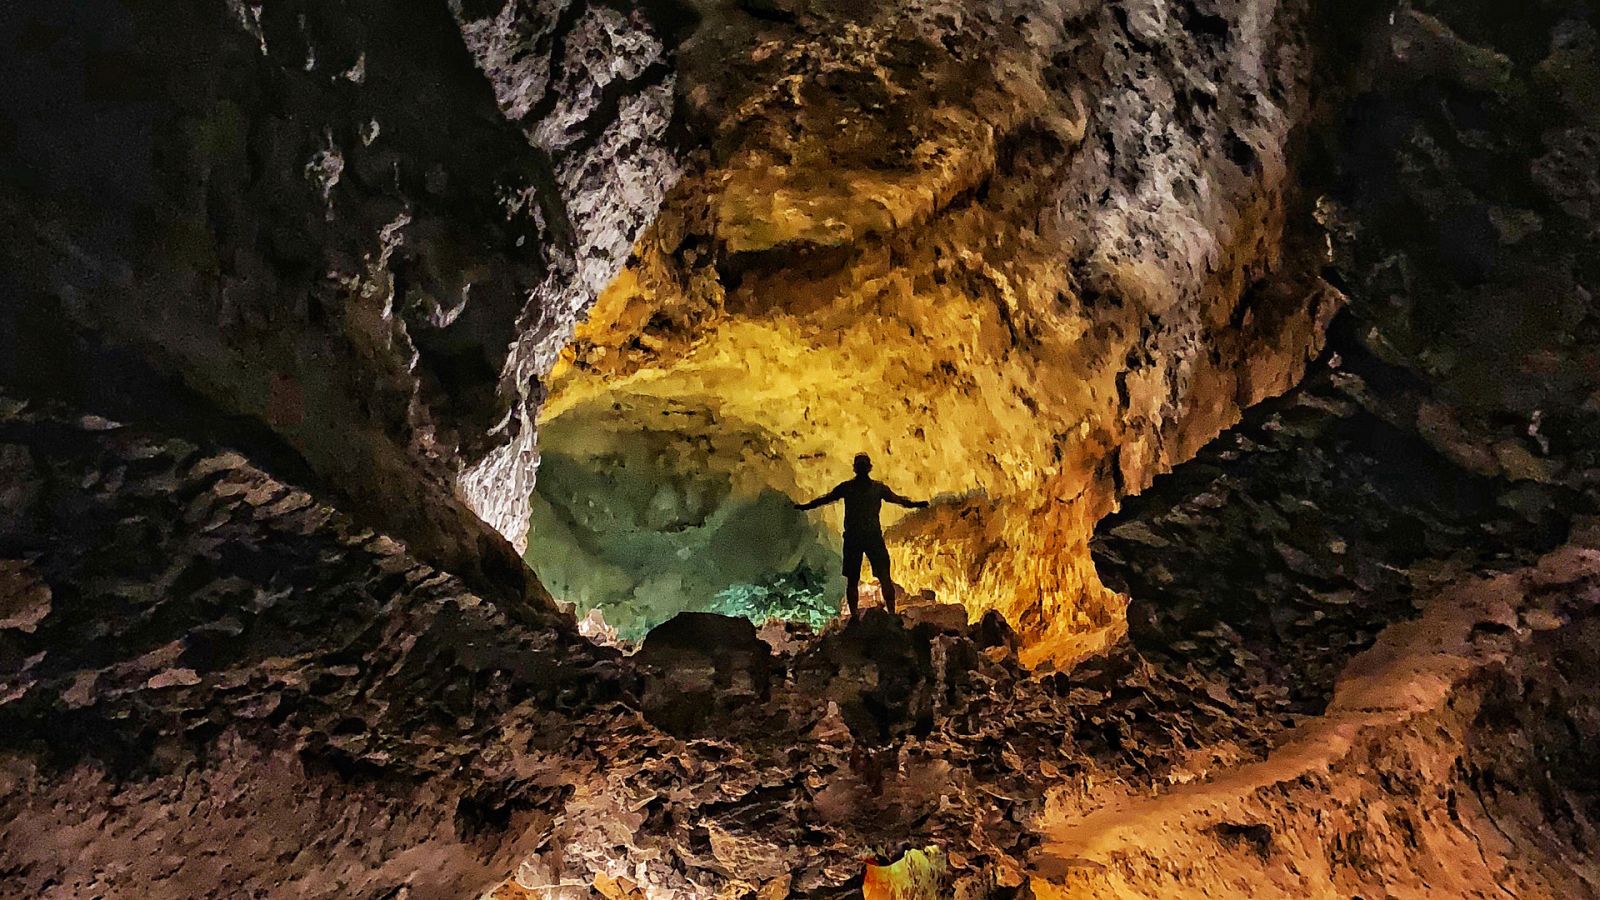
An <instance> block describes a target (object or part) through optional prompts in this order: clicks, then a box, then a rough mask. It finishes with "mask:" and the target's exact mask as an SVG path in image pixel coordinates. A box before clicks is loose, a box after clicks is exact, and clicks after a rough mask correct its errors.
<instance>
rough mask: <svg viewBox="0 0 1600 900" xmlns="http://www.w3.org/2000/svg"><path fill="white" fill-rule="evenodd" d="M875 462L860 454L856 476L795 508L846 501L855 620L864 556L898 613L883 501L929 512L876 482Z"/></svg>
mask: <svg viewBox="0 0 1600 900" xmlns="http://www.w3.org/2000/svg"><path fill="white" fill-rule="evenodd" d="M871 471H872V459H871V458H870V457H868V456H867V455H866V454H865V453H859V454H857V455H856V477H854V478H852V479H850V480H849V481H844V482H840V484H839V486H838V487H836V488H834V489H833V490H831V491H829V492H828V493H826V494H823V495H822V496H821V497H818V498H817V499H815V500H813V501H811V502H810V503H796V504H795V505H794V508H795V509H816V508H817V507H819V506H826V505H828V504H829V503H836V502H838V501H840V500H843V501H844V577H845V581H846V582H848V584H847V585H846V587H845V599H846V600H848V601H849V602H850V617H851V618H855V615H856V610H857V607H858V606H859V605H860V602H861V598H860V596H859V594H860V592H861V557H863V556H865V557H866V558H867V561H868V562H870V563H872V574H873V575H876V576H877V577H878V584H879V585H881V586H882V588H883V605H884V606H885V607H886V608H887V609H888V610H889V612H894V580H893V579H892V578H891V577H890V575H889V548H888V547H887V546H886V545H885V544H884V543H883V525H882V524H880V523H879V522H878V509H879V508H880V507H882V506H883V501H885V500H887V501H889V502H890V503H895V504H898V505H900V506H905V507H909V508H911V509H927V507H928V501H926V500H907V499H906V498H904V497H902V496H900V495H899V494H896V493H895V492H894V491H891V490H889V486H888V485H886V484H884V483H883V482H881V481H874V480H873V479H872V476H871V475H870V474H868V473H870V472H871Z"/></svg>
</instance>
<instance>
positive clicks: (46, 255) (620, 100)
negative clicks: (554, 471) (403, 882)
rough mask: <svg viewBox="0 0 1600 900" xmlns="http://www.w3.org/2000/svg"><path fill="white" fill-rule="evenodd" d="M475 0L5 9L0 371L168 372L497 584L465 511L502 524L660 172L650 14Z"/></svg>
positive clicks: (93, 381) (508, 572)
mask: <svg viewBox="0 0 1600 900" xmlns="http://www.w3.org/2000/svg"><path fill="white" fill-rule="evenodd" d="M483 7H484V4H476V3H469V4H465V5H464V6H463V5H461V4H457V5H456V6H455V13H456V16H457V19H459V21H457V20H456V19H452V15H451V10H450V9H447V8H446V6H445V4H443V3H427V4H423V5H422V6H420V7H416V8H413V7H411V6H405V7H401V6H397V5H395V4H391V3H387V2H382V0H371V2H361V0H354V2H342V3H336V4H331V5H330V4H323V3H276V2H274V3H267V4H261V3H255V2H235V3H223V2H192V3H182V4H167V5H164V6H162V7H160V8H159V9H157V8H154V7H149V8H146V7H139V8H137V9H123V8H122V7H120V6H117V5H116V4H110V3H102V4H95V5H93V6H92V7H75V8H74V9H72V10H66V9H62V8H57V7H55V6H53V5H51V4H37V3H29V4H22V5H20V6H16V7H14V8H13V9H10V10H8V11H7V13H6V17H5V39H6V42H7V46H8V48H10V49H8V52H7V53H6V54H5V62H4V63H3V65H4V66H5V69H4V70H3V72H4V80H5V81H6V82H7V83H8V84H11V85H14V86H15V90H14V91H13V92H12V93H11V96H10V98H8V100H7V103H6V109H5V111H4V115H5V128H4V132H3V133H4V134H5V136H6V137H5V154H6V163H7V164H6V165H5V167H4V172H5V174H4V178H5V179H6V182H5V183H6V185H7V187H6V191H5V194H6V198H5V200H4V203H5V208H4V211H3V215H0V227H3V228H4V234H3V237H4V240H3V241H0V244H3V245H4V247H5V250H4V252H5V253H6V257H5V259H6V263H5V266H4V272H5V278H6V282H5V284H4V299H3V301H0V311H3V313H4V317H5V318H4V321H5V323H6V328H5V334H6V335H7V338H8V340H7V345H6V352H5V353H4V354H3V358H4V363H3V366H4V370H3V374H4V376H5V378H6V380H7V381H10V382H18V381H21V382H25V383H27V384H29V385H31V386H33V387H34V388H35V389H42V390H53V391H57V392H59V393H62V394H64V395H66V396H67V397H69V398H71V399H73V400H77V401H85V400H86V401H89V402H90V404H91V405H102V406H103V405H105V404H106V403H107V402H109V401H110V400H111V399H114V398H111V397H110V396H108V395H110V394H112V393H114V392H121V394H122V395H123V397H122V399H124V400H125V403H124V404H123V406H124V407H125V408H131V409H135V410H141V411H145V412H148V410H149V409H151V408H152V407H154V406H156V405H157V404H156V399H158V398H164V397H167V396H170V395H172V394H173V393H174V392H175V390H176V389H175V388H174V387H173V386H171V385H170V384H168V383H167V382H168V381H176V382H178V383H180V384H181V386H182V390H183V391H184V392H186V393H187V394H188V395H190V396H189V397H188V398H186V399H191V400H193V401H194V403H189V404H188V405H190V406H194V405H196V404H198V405H199V406H200V407H201V408H202V409H203V412H202V413H200V415H202V416H211V417H218V416H238V417H243V418H244V419H245V420H248V421H251V422H252V423H254V424H255V425H256V426H258V427H260V428H262V430H264V431H268V432H270V434H271V436H272V438H273V439H275V440H279V441H281V442H283V443H284V444H286V445H287V447H288V449H289V450H290V451H292V453H293V454H295V455H296V456H298V457H299V458H300V459H303V460H304V461H305V463H306V464H308V465H309V467H310V469H311V471H312V472H313V473H314V474H315V476H316V478H317V480H318V481H319V483H321V484H325V485H328V486H330V487H333V488H335V489H337V490H338V491H339V492H341V493H342V494H343V495H344V496H346V497H347V498H348V500H349V502H350V503H352V504H353V508H354V509H356V510H357V511H358V512H359V514H360V515H361V516H362V517H364V518H365V519H366V520H367V521H369V522H372V523H374V524H377V525H379V526H381V527H383V528H384V529H385V530H387V531H389V532H391V533H393V534H395V535H396V536H399V537H401V538H403V539H404V540H406V541H407V542H408V543H409V544H410V545H411V546H412V547H413V549H414V551H415V552H418V553H420V554H421V555H423V556H424V557H426V558H428V559H431V560H434V561H435V562H437V563H439V564H441V565H445V566H448V567H450V568H452V569H453V570H455V571H459V572H461V573H462V574H463V575H464V576H466V577H468V578H469V580H472V581H473V582H474V584H476V585H477V586H478V587H479V588H480V589H483V590H493V589H495V588H493V587H492V583H494V582H496V581H498V582H500V583H502V584H504V583H507V582H509V583H510V587H511V588H512V589H520V581H521V576H520V574H518V573H520V572H521V569H522V567H521V566H520V565H518V564H517V562H516V557H515V555H514V554H513V553H512V552H510V550H509V548H506V549H502V548H501V546H500V545H499V544H500V542H499V540H498V539H496V538H494V537H493V534H492V532H489V531H486V530H485V529H484V528H483V525H482V524H481V522H480V518H481V520H483V521H487V522H488V524H489V525H490V526H492V528H494V529H496V530H498V531H500V532H501V533H503V534H505V535H507V536H509V537H511V539H512V540H513V541H515V542H517V543H518V544H520V542H521V540H522V539H523V536H524V535H525V533H526V530H527V512H528V496H529V493H530V491H531V488H532V484H533V472H534V468H535V465H536V455H535V451H534V438H535V431H534V426H533V416H534V412H535V410H536V407H537V403H538V401H539V399H540V398H541V395H542V391H543V387H542V382H541V379H542V377H543V375H544V372H545V371H546V369H547V368H548V366H549V364H550V362H551V360H552V358H553V355H554V353H555V351H556V349H557V348H558V347H559V346H560V345H561V344H562V343H563V342H564V341H565V340H566V333H567V331H568V330H569V329H570V328H571V326H572V323H573V320H574V319H575V317H576V315H577V314H578V311H579V309H580V308H581V307H582V306H583V305H585V304H586V303H587V302H588V301H589V300H590V299H592V295H593V292H594V291H595V290H597V289H598V287H599V285H600V284H602V283H603V282H604V281H605V280H606V279H607V278H608V277H609V275H610V273H611V272H612V271H613V270H614V269H615V268H616V267H617V266H619V265H620V264H621V261H622V259H623V258H624V257H625V256H626V253H627V248H628V245H629V244H630V243H631V241H632V239H633V237H634V234H635V233H636V232H637V230H638V229H639V228H640V227H641V226H642V224H643V222H644V220H645V219H646V218H647V217H648V216H649V215H651V214H652V212H653V211H654V207H655V205H656V204H657V203H658V202H659V198H660V195H661V193H662V192H663V191H664V189H665V187H666V186H667V184H669V183H670V181H671V179H672V177H673V176H674V168H673V165H672V160H671V153H670V152H669V151H668V150H667V149H666V148H665V137H666V135H665V133H666V128H667V125H668V119H669V116H670V109H671V102H670V92H671V84H672V82H671V78H670V77H669V76H670V72H667V71H664V59H665V55H666V52H667V48H666V45H665V43H664V41H665V40H666V38H665V37H664V36H663V35H662V34H660V33H659V31H658V29H659V28H663V27H666V24H665V23H664V22H662V23H658V22H655V21H652V20H651V19H650V18H649V17H647V16H644V15H635V16H624V15H621V14H619V13H617V12H616V11H615V10H613V9H611V8H610V7H603V6H599V5H596V6H595V7H594V8H593V9H589V7H588V4H585V3H582V2H577V3H573V4H568V5H567V7H568V8H567V9H565V10H564V11H563V13H562V15H560V16H556V15H555V11H554V10H550V9H545V8H544V7H540V8H538V9H537V10H534V9H523V8H522V6H521V5H519V4H518V3H515V2H512V3H509V4H507V5H506V7H505V8H504V9H503V10H500V11H498V12H497V11H496V10H493V9H486V8H483ZM463 34H465V35H466V37H465V39H464V38H463ZM468 46H470V47H471V49H472V51H475V53H476V56H474V55H473V54H472V53H469V50H468ZM508 58H514V60H515V64H514V65H510V67H509V68H508V63H507V62H506V60H507V59H508ZM475 63H476V64H477V65H476V66H475ZM479 67H481V68H482V70H483V72H486V73H487V74H488V76H489V77H488V78H487V79H486V78H485V77H484V74H482V73H480V71H479ZM497 99H498V101H499V107H498V108H497V106H496V100H497ZM596 198H603V200H601V201H597V200H596ZM597 204H598V205H597ZM85 335H87V341H85V337H84V336H85ZM90 347H92V348H94V349H89V348H90ZM45 348H52V349H50V350H46V349H45ZM69 348H70V349H73V350H75V351H76V352H74V353H72V354H70V355H67V354H66V353H65V351H67V350H68V349H69ZM146 369H148V370H151V371H148V372H147V371H145V370H146ZM152 395H155V396H152ZM485 567H487V568H488V569H489V570H490V571H488V572H484V573H482V574H481V575H480V574H479V570H481V569H484V568H485Z"/></svg>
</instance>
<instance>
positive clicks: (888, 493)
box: [883, 486, 928, 509]
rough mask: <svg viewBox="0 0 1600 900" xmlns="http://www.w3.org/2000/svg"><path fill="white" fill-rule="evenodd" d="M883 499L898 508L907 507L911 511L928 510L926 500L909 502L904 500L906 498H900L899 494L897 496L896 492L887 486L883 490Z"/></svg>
mask: <svg viewBox="0 0 1600 900" xmlns="http://www.w3.org/2000/svg"><path fill="white" fill-rule="evenodd" d="M883 499H885V500H887V501H889V502H890V503H893V504H895V505H897V506H904V507H907V508H909V509H927V508H928V501H926V500H907V499H906V498H904V497H902V496H900V495H899V494H896V493H895V492H894V491H892V490H890V489H889V488H888V487H887V486H885V487H884V489H883Z"/></svg>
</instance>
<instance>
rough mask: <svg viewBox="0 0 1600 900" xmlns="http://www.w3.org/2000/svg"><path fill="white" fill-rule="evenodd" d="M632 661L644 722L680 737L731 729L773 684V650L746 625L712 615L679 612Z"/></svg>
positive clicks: (648, 638)
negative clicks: (638, 681)
mask: <svg viewBox="0 0 1600 900" xmlns="http://www.w3.org/2000/svg"><path fill="white" fill-rule="evenodd" d="M633 659H634V662H636V663H637V664H638V666H639V670H640V672H641V674H642V676H643V678H644V695H643V698H642V702H643V704H644V714H645V718H647V719H648V720H649V721H650V722H651V724H653V725H656V726H657V727H659V728H661V729H663V730H665V731H667V732H670V733H672V734H677V735H682V736H687V735H691V734H700V733H714V732H716V731H718V730H722V731H727V730H731V728H732V726H733V725H734V723H735V722H736V721H737V720H738V719H740V718H741V717H748V716H750V715H751V714H752V706H753V705H754V704H759V703H761V702H763V701H765V700H766V699H767V696H768V690H769V688H770V684H771V679H772V648H771V647H769V646H767V644H766V642H765V641H763V640H761V639H760V638H758V637H756V627H755V626H754V625H752V624H751V623H750V620H748V619H742V618H736V617H732V616H719V615H717V614H715V613H696V612H685V613H679V614H678V615H676V616H674V617H673V618H671V619H669V620H668V621H667V622H666V623H664V624H662V625H660V626H658V627H657V628H655V629H654V630H653V631H651V632H650V634H649V635H647V636H646V637H645V639H644V646H643V647H641V648H640V650H639V652H638V653H637V654H635V655H634V657H633Z"/></svg>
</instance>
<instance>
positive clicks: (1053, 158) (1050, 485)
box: [534, 0, 1340, 658]
mask: <svg viewBox="0 0 1600 900" xmlns="http://www.w3.org/2000/svg"><path fill="white" fill-rule="evenodd" d="M1305 23H1306V14H1305V10H1304V9H1303V8H1302V5H1300V4H1295V3H1289V4H1278V3H1258V2H1249V0H1245V2H1221V3H1207V4H1204V5H1203V8H1202V7H1199V6H1190V5H1186V4H1183V5H1176V6H1168V5H1166V4H1143V3H1140V4H1121V3H1102V2H1081V3H1078V2H1073V3H1025V4H988V5H979V6H976V7H973V6H970V5H953V4H944V3H928V4H891V5H888V6H862V5H858V4H840V3H821V2H819V3H793V4H778V5H775V6H773V7H772V9H771V10H768V11H767V12H765V13H758V14H756V15H745V14H740V13H736V12H732V11H722V12H716V13H707V20H706V22H705V23H703V24H702V26H701V27H700V28H698V29H697V30H696V31H695V33H694V35H693V36H692V37H691V38H690V39H689V40H688V41H687V42H686V43H685V45H684V47H683V50H682V62H681V76H680V77H681V79H682V82H681V84H682V92H683V93H684V95H685V97H686V110H685V116H686V119H687V120H688V121H689V122H690V123H691V125H692V126H693V127H696V128H698V129H700V130H701V131H702V132H703V133H704V134H705V135H707V137H706V142H707V143H708V144H709V148H710V149H709V150H708V151H707V153H706V154H705V155H704V158H703V159H702V160H701V161H700V162H699V164H698V166H697V168H696V169H695V170H694V172H693V174H692V176H691V177H689V178H686V179H685V180H684V181H683V182H681V183H680V185H679V187H678V189H677V190H676V191H675V192H674V194H673V195H672V197H671V198H670V199H669V201H668V203H667V206H666V208H665V209H664V211H663V213H662V216H661V218H660V219H659V220H657V222H656V223H655V224H654V226H653V227H652V230H651V232H650V234H649V235H647V236H646V237H645V238H644V239H643V241H642V242H641V245H640V248H639V253H638V258H637V259H636V260H635V261H633V262H632V263H631V264H630V265H629V267H628V269H627V270H626V271H625V272H624V273H623V274H622V275H621V277H619V279H618V280H617V282H616V283H615V284H613V285H612V287H611V288H610V289H609V290H608V291H607V293H606V294H605V295H604V296H603V297H602V299H601V301H600V302H599V304H598V305H597V306H596V309H595V311H594V312H593V313H592V314H591V316H590V319H589V320H588V323H587V324H586V325H585V326H584V327H583V328H582V329H581V330H580V332H579V335H578V339H577V341H576V342H575V343H574V345H573V349H572V352H571V354H570V358H571V362H572V365H571V366H570V368H568V369H567V370H566V371H565V374H563V375H560V376H558V378H557V381H556V384H557V387H556V394H555V396H554V398H553V400H552V405H551V406H550V408H549V413H550V415H552V416H554V417H556V418H555V419H554V421H556V422H562V421H563V420H570V422H571V425H570V426H569V430H571V431H574V432H576V433H587V432H590V431H594V430H602V429H613V430H627V429H630V428H631V429H632V430H635V431H646V432H650V431H659V430H665V431H669V432H673V433H675V435H676V436H677V437H678V439H679V441H680V442H681V443H683V444H685V445H689V446H700V445H709V446H710V447H711V448H712V452H711V453H710V456H711V461H712V463H713V464H714V465H719V466H722V467H725V469H726V471H728V472H730V473H732V474H733V475H734V477H736V478H745V479H747V480H750V481H752V482H755V483H759V484H763V485H776V486H778V487H779V488H780V489H784V490H788V491H792V492H793V493H795V494H815V493H819V492H820V491H821V490H825V489H826V488H827V487H830V486H831V485H832V484H833V483H834V482H835V481H837V480H838V479H839V478H840V477H843V475H844V474H845V472H844V471H843V469H844V462H845V461H846V460H848V458H849V456H850V454H853V453H855V452H857V451H858V450H863V449H865V450H870V451H872V452H873V453H874V454H875V455H877V456H878V458H879V463H880V470H881V471H882V472H883V473H884V474H885V477H888V478H890V480H891V482H893V483H895V484H896V486H897V488H898V489H900V490H902V492H908V493H913V494H935V493H939V494H945V495H949V496H950V497H951V498H953V502H950V503H946V504H943V505H942V506H941V507H940V508H939V509H937V510H935V511H934V512H932V513H929V514H926V515H923V516H921V517H919V518H918V519H917V520H915V521H912V522H908V523H907V524H906V526H904V527H903V528H902V533H901V537H900V540H899V541H898V546H897V547H896V548H895V554H896V559H897V562H898V565H899V567H900V571H901V572H902V573H904V575H903V580H904V581H905V583H906V584H908V585H912V586H914V587H916V588H931V589H933V590H935V591H936V592H937V593H938V594H939V595H940V596H941V597H942V598H944V599H947V600H950V601H954V602H960V603H962V604H964V605H966V606H967V607H968V608H969V609H970V610H972V612H973V614H974V615H977V614H979V613H981V612H982V611H983V610H984V609H988V608H996V609H999V610H1000V611H1001V612H1003V613H1004V614H1005V615H1006V616H1007V617H1008V618H1009V619H1010V620H1011V621H1012V622H1014V623H1017V625H1018V627H1019V628H1020V629H1022V631H1023V632H1024V633H1025V634H1026V635H1027V636H1028V637H1029V638H1030V644H1031V649H1030V654H1031V655H1032V656H1035V657H1042V656H1047V655H1056V656H1059V657H1061V658H1070V657H1071V656H1072V655H1073V652H1074V651H1073V647H1074V646H1075V645H1074V644H1073V643H1072V639H1073V637H1074V636H1075V635H1081V634H1083V633H1084V632H1086V631H1092V630H1095V629H1103V628H1105V627H1106V626H1108V625H1111V624H1113V623H1114V622H1115V621H1116V620H1117V618H1118V617H1119V615H1120V609H1119V607H1118V604H1117V602H1116V601H1115V599H1114V598H1112V597H1111V596H1110V595H1109V594H1107V593H1106V592H1105V591H1104V590H1103V589H1101V588H1100V587H1099V586H1098V583H1097V582H1096V580H1095V578H1094V573H1093V569H1092V567H1091V566H1090V565H1089V564H1088V557H1087V553H1086V552H1085V551H1084V549H1083V541H1084V540H1085V539H1086V538H1087V536H1088V532H1089V530H1090V528H1091V527H1092V525H1093V522H1094V521H1095V520H1096V519H1098V518H1099V517H1100V516H1101V515H1103V514H1104V513H1105V512H1107V511H1108V510H1109V509H1110V508H1111V506H1112V504H1113V503H1114V502H1115V499H1116V497H1117V496H1119V495H1120V494H1122V493H1125V492H1128V491H1136V490H1138V489H1139V488H1141V487H1143V486H1144V485H1145V484H1146V483H1148V481H1149V479H1150V477H1151V476H1152V475H1153V474H1154V473H1156V472H1159V471H1162V470H1164V469H1165V468H1167V467H1169V466H1171V465H1172V464H1174V463H1176V462H1178V461H1181V460H1183V459H1185V458H1187V457H1188V456H1189V455H1191V454H1192V453H1193V452H1194V450H1195V449H1197V448H1198V447H1199V446H1200V445H1201V444H1203V443H1204V442H1205V441H1206V440H1208V439H1209V438H1211V437H1212V436H1213V435H1215V434H1216V433H1217V432H1218V431H1219V430H1221V429H1222V428H1223V427H1226V426H1227V425H1229V424H1232V422H1233V421H1235V419H1236V417H1237V415H1238V412H1239V410H1240V409H1241V408H1242V407H1244V406H1246V405H1248V404H1250V403H1253V402H1255V401H1257V400H1259V399H1261V398H1263V397H1266V396H1270V395H1272V394H1274V393H1277V392H1280V391H1282V390H1284V389H1286V388H1288V387H1289V386H1290V385H1291V384H1293V382H1294V381H1295V380H1296V379H1297V378H1298V377H1299V374H1300V372H1301V371H1302V367H1303V364H1304V362H1305V361H1306V360H1307V358H1308V357H1309V356H1312V355H1314V354H1315V351H1316V348H1317V346H1318V341H1319V339H1320V334H1321V327H1322V324H1323V323H1324V322H1325V320H1326V318H1327V316H1329V315H1331V314H1332V312H1333V311H1334V310H1335V309H1337V307H1338V305H1339V303H1340V299H1339V297H1338V294H1337V292H1336V291H1333V290H1332V289H1331V288H1329V287H1328V286H1327V285H1325V284H1322V283H1321V282H1320V281H1319V279H1318V278H1317V268H1318V266H1320V265H1321V262H1320V261H1319V260H1318V259H1317V258H1316V255H1315V254H1314V253H1311V252H1307V251H1305V250H1303V249H1301V248H1298V247H1296V241H1297V240H1298V238H1297V234H1299V233H1300V232H1301V231H1302V230H1303V229H1301V225H1302V224H1303V223H1302V222H1301V220H1304V223H1305V224H1308V223H1309V204H1308V203H1307V202H1305V201H1304V200H1302V199H1301V198H1299V196H1298V194H1297V191H1296V187H1295V183H1296V179H1297V173H1296V170H1295V161H1294V160H1293V159H1292V158H1291V154H1290V151H1291V146H1292V143H1293V136H1294V134H1295V132H1296V129H1297V128H1298V127H1300V126H1302V125H1303V124H1304V123H1305V120H1306V118H1307V115H1308V111H1309V108H1310V105H1309V101H1308V81H1309V76H1310V72H1311V71H1312V68H1311V65H1310V63H1311V58H1310V54H1309V53H1308V51H1307V49H1306V48H1305V46H1304V41H1303V35H1304V28H1305ZM561 449H563V450H565V449H566V448H564V447H563V448H561ZM592 464H593V465H595V466H597V467H604V466H605V465H606V464H607V463H606V460H605V459H604V458H595V459H593V460H592ZM685 465H686V467H687V466H688V465H689V463H688V462H687V461H686V462H685ZM835 524H836V523H835ZM534 563H535V565H536V566H537V565H538V561H537V560H534ZM640 590H641V591H643V590H644V588H642V587H641V589H640Z"/></svg>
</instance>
